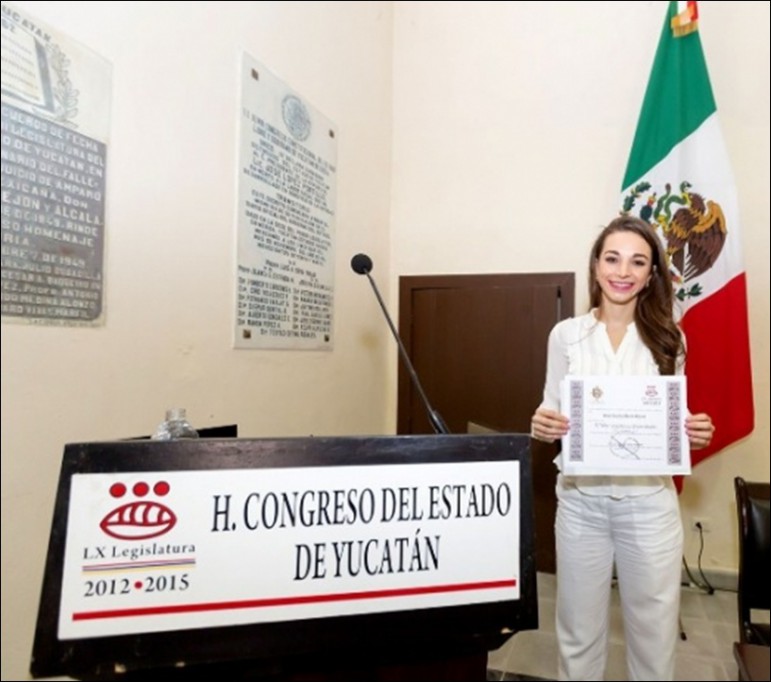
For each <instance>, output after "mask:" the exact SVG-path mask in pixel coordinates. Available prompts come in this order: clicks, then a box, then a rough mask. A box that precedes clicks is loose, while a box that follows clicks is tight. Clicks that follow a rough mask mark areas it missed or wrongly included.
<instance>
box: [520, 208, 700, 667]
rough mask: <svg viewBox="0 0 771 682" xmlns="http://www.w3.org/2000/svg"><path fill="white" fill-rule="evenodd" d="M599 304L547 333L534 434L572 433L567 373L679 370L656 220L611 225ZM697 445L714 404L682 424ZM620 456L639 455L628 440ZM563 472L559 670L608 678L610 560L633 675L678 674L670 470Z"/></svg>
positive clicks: (594, 274) (595, 252) (678, 340)
mask: <svg viewBox="0 0 771 682" xmlns="http://www.w3.org/2000/svg"><path fill="white" fill-rule="evenodd" d="M589 295H590V300H591V306H592V309H591V310H590V311H589V312H588V313H587V314H585V315H583V316H580V317H577V318H573V319H569V320H563V321H562V322H560V323H558V324H557V325H556V326H555V327H554V329H552V332H551V334H550V335H549V346H548V358H547V370H546V383H545V386H544V395H543V401H542V403H541V405H540V406H539V407H538V409H537V410H536V412H535V414H534V415H533V418H532V435H533V437H534V438H537V439H539V440H545V441H548V442H553V441H554V440H556V439H559V438H562V437H564V436H566V435H568V433H570V432H571V424H570V421H569V419H568V418H567V417H566V416H565V415H564V414H562V412H565V411H567V406H562V405H561V404H560V383H561V382H562V380H563V379H564V378H565V377H566V376H567V375H583V376H591V375H595V376H603V375H634V376H655V375H674V374H682V371H683V365H684V359H685V343H684V339H683V335H682V333H681V331H680V329H679V328H678V326H677V324H676V322H675V320H674V317H673V301H674V296H673V291H672V281H671V279H670V274H669V268H668V267H667V262H666V254H665V252H664V249H663V247H662V245H661V242H660V241H659V239H658V237H657V236H656V234H655V233H654V232H653V230H652V229H651V227H650V226H649V225H648V224H647V223H646V222H644V221H643V220H640V219H638V218H634V217H631V216H621V217H619V218H616V219H615V220H613V221H612V222H611V223H610V224H608V226H607V227H605V228H604V229H603V230H602V232H601V233H600V235H599V236H598V237H597V239H596V241H595V242H594V245H593V246H592V249H591V253H590V257H589ZM683 428H684V431H685V433H686V434H687V435H688V439H689V441H690V445H691V447H692V448H693V447H703V446H704V445H706V444H708V443H709V442H710V439H711V438H712V432H713V430H714V429H713V427H712V421H711V419H710V418H709V416H707V415H705V414H698V415H689V416H687V417H686V418H685V424H684V425H683ZM611 450H612V451H613V452H614V454H616V455H617V456H623V457H625V458H633V457H634V443H632V442H630V441H628V440H627V439H619V440H618V441H616V442H614V443H613V444H612V446H611ZM630 474H631V475H627V476H623V477H621V476H568V475H564V474H562V473H560V474H559V476H558V478H557V519H556V524H555V535H556V545H557V609H556V612H557V623H556V631H557V639H558V643H559V652H560V656H559V668H560V679H565V680H596V679H602V675H603V671H604V667H605V660H606V657H607V651H606V647H607V631H606V629H607V623H608V605H609V599H610V585H611V578H612V573H613V566H614V564H615V566H616V574H617V576H618V582H619V586H620V588H621V589H620V593H621V594H622V595H623V601H624V609H623V615H624V630H625V632H626V638H627V663H628V667H629V679H632V680H643V679H645V680H666V679H673V677H672V676H673V674H674V656H675V644H676V642H677V632H678V613H679V594H680V593H679V583H680V561H681V558H682V543H683V531H682V523H681V521H680V510H679V506H678V503H677V495H676V493H675V489H674V484H673V482H672V477H671V476H651V475H639V474H640V472H639V471H638V472H635V471H634V470H630Z"/></svg>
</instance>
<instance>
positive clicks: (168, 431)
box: [153, 407, 198, 440]
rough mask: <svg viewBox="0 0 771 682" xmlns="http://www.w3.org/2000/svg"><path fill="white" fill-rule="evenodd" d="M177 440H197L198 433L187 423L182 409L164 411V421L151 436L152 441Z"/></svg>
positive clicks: (173, 408)
mask: <svg viewBox="0 0 771 682" xmlns="http://www.w3.org/2000/svg"><path fill="white" fill-rule="evenodd" d="M177 438H198V431H196V430H195V429H194V428H193V427H192V426H191V425H190V422H189V421H187V414H186V412H185V408H184V407H172V408H171V409H170V410H166V419H164V420H163V421H162V422H161V423H160V424H159V425H158V428H157V429H156V431H155V434H154V435H153V440H176V439H177Z"/></svg>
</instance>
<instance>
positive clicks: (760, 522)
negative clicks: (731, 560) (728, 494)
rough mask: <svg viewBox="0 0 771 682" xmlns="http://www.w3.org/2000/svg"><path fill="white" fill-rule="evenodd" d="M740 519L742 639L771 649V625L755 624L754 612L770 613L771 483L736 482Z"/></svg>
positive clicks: (737, 506) (739, 479)
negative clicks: (770, 518)
mask: <svg viewBox="0 0 771 682" xmlns="http://www.w3.org/2000/svg"><path fill="white" fill-rule="evenodd" d="M734 490H735V492H736V510H737V512H738V517H739V594H738V600H737V601H738V604H739V640H740V641H741V642H743V643H746V644H762V645H764V646H769V643H770V642H771V637H770V636H769V635H770V633H769V624H768V622H765V623H761V622H757V621H756V620H755V621H753V618H752V611H753V610H765V611H769V610H771V599H770V598H769V589H768V588H769V581H768V565H769V554H771V551H770V550H769V547H770V546H771V520H769V496H770V495H769V492H770V491H771V484H770V483H752V482H750V481H745V480H744V479H743V478H742V477H741V476H737V477H736V478H735V479H734Z"/></svg>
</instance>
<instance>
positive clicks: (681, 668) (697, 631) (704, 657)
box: [487, 573, 739, 680]
mask: <svg viewBox="0 0 771 682" xmlns="http://www.w3.org/2000/svg"><path fill="white" fill-rule="evenodd" d="M555 585H556V583H555V577H554V576H553V575H549V574H546V573H539V574H538V609H539V621H540V627H539V629H538V630H529V631H523V632H519V633H517V634H516V635H514V636H513V637H511V639H509V640H508V641H507V642H506V643H505V644H504V645H503V646H502V647H501V648H500V649H498V650H497V651H492V652H490V655H489V657H488V668H489V672H488V677H487V679H488V680H527V679H533V678H534V677H535V678H536V679H538V678H542V679H547V680H556V679H557V641H556V636H555V634H554V596H555ZM680 613H681V619H682V625H683V628H684V630H685V634H686V638H687V639H686V640H685V641H682V640H679V641H678V643H677V662H676V664H675V680H738V679H739V678H738V672H737V668H736V663H735V662H734V659H733V653H732V647H733V642H734V641H736V640H737V639H738V637H739V626H738V622H737V615H736V593H735V592H725V591H722V590H716V591H715V593H714V594H711V595H710V594H707V593H705V592H703V591H701V590H699V589H698V588H692V587H687V586H686V587H683V592H682V597H681V606H680ZM605 679H606V680H627V679H629V678H628V677H627V671H626V660H625V658H624V632H623V624H622V620H621V606H620V603H619V596H618V590H616V589H613V591H612V596H611V630H610V636H609V648H608V665H607V668H606V671H605Z"/></svg>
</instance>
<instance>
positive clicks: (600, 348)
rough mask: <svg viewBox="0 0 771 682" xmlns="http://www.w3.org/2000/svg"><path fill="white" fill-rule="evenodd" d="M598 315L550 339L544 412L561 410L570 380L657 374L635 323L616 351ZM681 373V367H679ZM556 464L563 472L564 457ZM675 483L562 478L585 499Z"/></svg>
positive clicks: (557, 329) (577, 320) (561, 326)
mask: <svg viewBox="0 0 771 682" xmlns="http://www.w3.org/2000/svg"><path fill="white" fill-rule="evenodd" d="M595 312H596V309H594V310H592V311H590V312H588V313H586V314H585V315H581V316H580V317H573V318H570V319H568V320H562V322H559V323H557V324H556V325H555V326H554V328H553V329H552V330H551V333H550V334H549V346H548V356H547V365H546V384H545V385H544V390H543V402H542V403H541V407H545V408H548V409H552V410H557V411H558V412H559V411H561V410H560V382H561V381H562V380H563V379H564V378H565V376H566V375H568V374H581V375H615V374H629V375H642V376H645V375H652V374H659V368H658V365H657V364H656V361H655V360H654V359H653V354H652V353H651V352H650V350H649V349H648V347H647V346H646V345H645V344H644V343H643V341H642V339H641V338H640V336H639V334H638V333H637V327H636V326H635V324H634V323H631V324H630V325H629V326H628V327H627V329H626V334H624V338H623V339H622V340H621V343H620V345H619V347H618V348H617V349H616V350H615V351H614V350H613V346H612V345H611V342H610V337H609V336H608V330H607V328H606V326H605V323H604V322H600V321H599V320H598V319H597V318H596V317H595ZM677 371H678V374H681V373H682V366H679V367H678V370H677ZM554 461H555V463H556V464H557V466H558V467H559V462H560V457H557V458H556V459H555V460H554ZM670 482H671V478H670V477H669V476H563V479H562V485H563V487H576V488H578V489H579V490H580V491H581V492H582V493H585V494H587V495H607V496H610V497H613V498H617V499H618V498H622V497H626V496H628V495H650V494H652V493H654V492H656V491H657V490H661V488H663V487H664V486H665V485H668V484H669V483H670Z"/></svg>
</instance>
